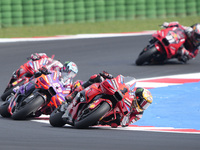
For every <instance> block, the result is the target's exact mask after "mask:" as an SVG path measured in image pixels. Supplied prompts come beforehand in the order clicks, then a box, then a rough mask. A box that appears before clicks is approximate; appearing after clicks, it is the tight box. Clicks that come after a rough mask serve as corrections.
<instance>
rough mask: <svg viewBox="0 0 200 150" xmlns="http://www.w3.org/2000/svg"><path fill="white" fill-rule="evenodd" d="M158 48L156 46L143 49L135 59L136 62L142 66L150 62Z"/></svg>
mask: <svg viewBox="0 0 200 150" xmlns="http://www.w3.org/2000/svg"><path fill="white" fill-rule="evenodd" d="M157 52H158V51H157V49H156V47H155V46H153V47H151V48H150V49H148V50H147V51H143V52H142V53H141V54H140V55H139V56H138V58H137V60H136V61H135V64H136V65H138V66H140V65H143V64H144V63H145V62H149V61H150V60H151V59H152V58H153V56H154V55H155V54H156V53H157Z"/></svg>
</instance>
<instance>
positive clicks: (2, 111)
mask: <svg viewBox="0 0 200 150" xmlns="http://www.w3.org/2000/svg"><path fill="white" fill-rule="evenodd" d="M9 104H10V103H9V102H5V103H3V104H2V105H1V106H0V114H1V116H2V117H5V118H9V117H10V116H11V114H10V113H9V112H8V106H9Z"/></svg>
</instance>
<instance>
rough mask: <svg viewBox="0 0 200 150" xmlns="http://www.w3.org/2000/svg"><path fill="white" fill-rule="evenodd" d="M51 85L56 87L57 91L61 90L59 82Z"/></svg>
mask: <svg viewBox="0 0 200 150" xmlns="http://www.w3.org/2000/svg"><path fill="white" fill-rule="evenodd" d="M53 87H54V88H55V89H56V91H57V92H59V93H61V92H62V88H61V87H60V84H59V83H53Z"/></svg>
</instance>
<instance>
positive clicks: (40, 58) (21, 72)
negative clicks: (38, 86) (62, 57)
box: [5, 53, 63, 91]
mask: <svg viewBox="0 0 200 150" xmlns="http://www.w3.org/2000/svg"><path fill="white" fill-rule="evenodd" d="M28 60H29V61H32V62H33V63H32V64H30V63H29V61H28V62H26V63H25V64H23V65H21V66H20V68H19V69H17V70H16V71H14V72H13V74H12V77H11V79H10V82H9V84H8V86H7V88H6V89H9V88H10V86H11V83H12V82H13V81H15V80H17V79H19V78H21V77H23V76H25V77H32V76H33V74H34V73H35V72H37V71H38V70H39V69H40V68H41V66H46V67H47V66H48V69H50V70H55V69H59V68H61V67H62V66H63V64H62V63H61V62H59V61H57V60H54V59H53V58H50V57H48V56H47V55H46V53H33V54H31V57H29V58H28ZM41 64H42V65H41ZM25 66H26V67H27V68H28V69H27V68H26V67H25ZM5 91H6V90H5Z"/></svg>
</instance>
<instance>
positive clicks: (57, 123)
mask: <svg viewBox="0 0 200 150" xmlns="http://www.w3.org/2000/svg"><path fill="white" fill-rule="evenodd" d="M63 114H64V112H61V111H60V110H59V109H55V110H54V111H53V112H52V113H51V115H50V118H49V123H50V124H51V125H52V126H53V127H63V126H64V125H65V122H64V120H63V119H62V115H63Z"/></svg>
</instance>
